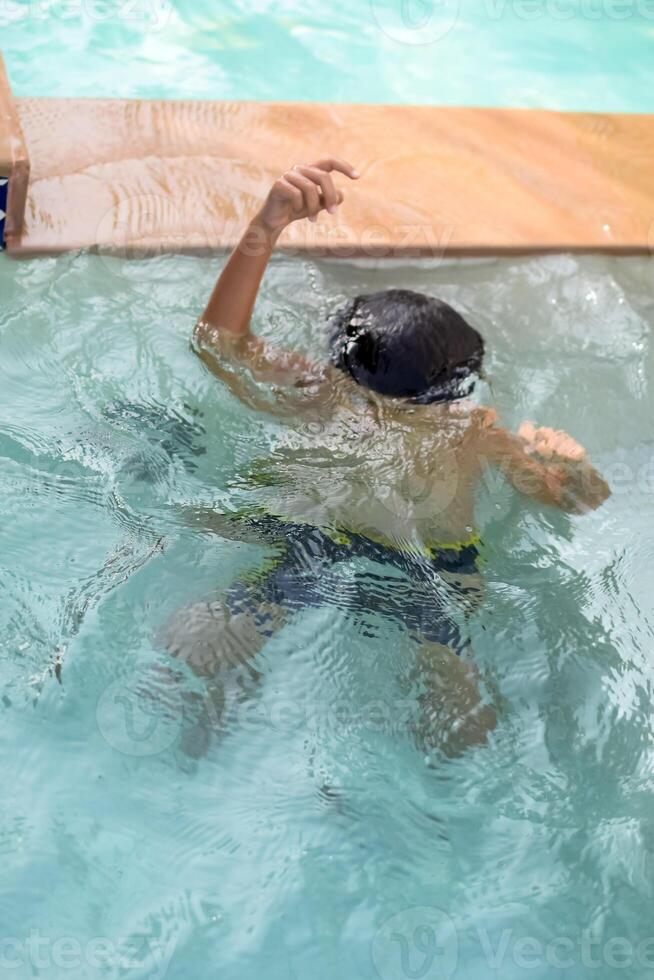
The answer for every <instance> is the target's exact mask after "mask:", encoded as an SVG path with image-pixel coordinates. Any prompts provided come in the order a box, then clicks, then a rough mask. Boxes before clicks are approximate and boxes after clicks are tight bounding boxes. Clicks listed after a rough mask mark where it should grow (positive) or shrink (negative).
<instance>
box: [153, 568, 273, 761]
mask: <svg viewBox="0 0 654 980" xmlns="http://www.w3.org/2000/svg"><path fill="white" fill-rule="evenodd" d="M267 579H268V577H262V578H261V579H260V580H259V581H258V582H254V583H252V582H251V583H248V584H244V583H235V584H234V585H232V586H231V587H230V588H229V589H228V590H227V592H226V593H225V594H224V595H223V596H221V597H220V598H217V599H214V600H211V601H209V602H197V603H195V604H194V605H192V606H189V607H187V608H185V609H182V610H180V611H179V612H178V613H176V614H175V615H174V616H173V618H172V619H171V620H170V622H169V623H168V624H167V625H166V627H165V628H164V629H163V630H162V631H161V632H160V633H159V636H158V645H159V646H161V647H162V648H163V649H164V650H166V651H167V652H168V653H169V654H170V655H171V656H172V657H174V658H175V659H176V660H179V661H183V662H184V663H186V664H187V665H188V666H189V667H190V668H191V670H192V671H193V672H194V673H195V674H196V675H197V676H198V677H201V678H202V679H203V681H204V682H205V683H204V688H203V692H202V693H201V694H200V693H198V692H193V691H188V690H186V691H184V693H183V694H182V702H183V714H184V728H183V733H182V742H181V744H182V749H183V751H184V752H185V753H186V754H187V755H190V756H192V757H198V756H201V755H203V754H204V753H205V752H206V750H207V747H208V745H209V741H210V739H211V733H212V732H215V731H217V730H218V729H219V728H220V724H221V721H222V718H223V714H224V711H225V707H226V689H228V688H232V690H233V691H234V693H235V694H236V696H237V697H239V698H243V697H246V696H247V693H248V690H250V689H251V688H252V685H253V684H255V683H256V681H257V680H258V678H259V673H258V671H257V670H256V669H255V667H254V665H253V663H252V661H253V659H254V657H256V655H257V654H258V653H259V652H260V651H261V649H262V648H263V646H264V645H265V643H266V641H267V640H268V639H270V637H271V636H273V635H274V634H275V633H276V632H277V631H278V630H279V629H281V627H282V626H283V625H284V623H285V622H286V620H287V617H288V614H287V611H286V610H285V609H284V608H283V606H282V605H281V604H279V603H277V602H275V601H274V600H271V598H270V595H269V593H270V589H269V588H268V587H267V586H268V584H269V583H268V581H267ZM162 669H163V670H165V672H166V674H167V677H166V679H165V680H166V683H168V684H179V683H180V682H181V681H182V675H181V674H180V673H177V674H176V672H175V671H174V669H173V668H172V667H170V666H169V667H167V668H161V669H160V671H159V673H161V670H162Z"/></svg>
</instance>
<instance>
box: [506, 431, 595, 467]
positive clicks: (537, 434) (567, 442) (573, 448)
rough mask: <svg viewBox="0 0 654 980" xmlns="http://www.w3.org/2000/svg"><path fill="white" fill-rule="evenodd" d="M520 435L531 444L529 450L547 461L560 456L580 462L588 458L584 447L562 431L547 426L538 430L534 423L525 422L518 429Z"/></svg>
mask: <svg viewBox="0 0 654 980" xmlns="http://www.w3.org/2000/svg"><path fill="white" fill-rule="evenodd" d="M518 435H519V436H521V437H522V438H523V439H525V440H526V442H528V443H529V444H530V445H529V449H530V450H531V451H532V452H537V453H538V455H539V456H543V457H544V458H546V459H550V458H551V457H552V456H559V457H561V458H562V459H569V460H571V461H573V462H580V461H581V460H583V459H585V458H586V450H585V449H584V448H583V446H580V445H579V443H578V442H577V441H576V439H573V438H572V436H570V435H568V433H567V432H563V431H561V430H560V429H551V428H549V426H545V425H543V426H540V427H539V428H536V426H535V425H534V423H533V422H523V423H522V425H521V426H520V428H519V429H518Z"/></svg>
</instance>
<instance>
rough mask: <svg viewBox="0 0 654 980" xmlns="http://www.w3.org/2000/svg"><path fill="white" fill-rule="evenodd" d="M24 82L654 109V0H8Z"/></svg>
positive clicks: (84, 88)
mask: <svg viewBox="0 0 654 980" xmlns="http://www.w3.org/2000/svg"><path fill="white" fill-rule="evenodd" d="M0 28H1V31H2V33H1V35H0V37H1V41H0V43H1V45H2V48H3V49H4V53H5V57H6V58H7V63H8V68H9V72H10V76H11V79H12V84H13V87H14V90H15V92H16V94H18V95H69V96H80V95H92V96H105V97H117V96H122V97H136V96H140V97H144V98H161V97H167V98H182V97H187V98H214V99H248V98H249V99H291V100H293V99H307V100H319V101H330V102H391V103H394V102H413V103H427V104H437V105H448V104H449V105H489V106H494V105H506V106H535V107H545V108H551V109H557V108H558V109H579V110H581V109H589V110H592V109H595V110H598V111H614V112H639V111H640V112H652V111H654V0H356V2H354V3H351V2H345V0H334V2H332V3H300V2H298V0H221V2H220V3H216V2H215V0H174V2H170V0H4V2H3V3H0Z"/></svg>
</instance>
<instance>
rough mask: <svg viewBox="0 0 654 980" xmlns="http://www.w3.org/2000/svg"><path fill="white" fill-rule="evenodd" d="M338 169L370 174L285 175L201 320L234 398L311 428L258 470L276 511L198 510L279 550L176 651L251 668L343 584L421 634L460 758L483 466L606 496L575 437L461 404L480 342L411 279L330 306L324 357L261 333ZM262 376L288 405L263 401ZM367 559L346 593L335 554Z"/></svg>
mask: <svg viewBox="0 0 654 980" xmlns="http://www.w3.org/2000/svg"><path fill="white" fill-rule="evenodd" d="M333 174H339V175H342V176H344V177H345V178H347V179H348V180H350V181H356V180H357V179H358V178H359V175H358V173H357V172H356V171H355V170H354V168H353V167H352V166H351V165H350V164H348V163H346V162H344V161H342V160H338V159H325V160H320V161H318V162H317V163H314V164H312V165H309V166H304V165H302V166H296V167H293V168H292V169H291V170H289V171H287V172H286V173H285V174H284V175H283V176H282V177H280V179H279V180H277V181H276V182H275V183H274V184H273V187H272V189H271V190H270V192H269V194H268V197H267V198H266V201H265V202H264V204H263V207H262V208H261V210H260V211H259V212H258V214H257V215H256V216H255V217H254V218H253V219H252V221H251V222H250V224H249V225H248V227H247V229H246V230H245V233H244V235H243V237H242V239H241V241H240V243H239V245H238V246H237V247H236V249H235V250H234V252H233V254H232V255H231V257H230V259H229V261H228V262H227V264H226V266H225V268H224V269H223V271H222V273H221V275H220V278H219V279H218V282H217V284H216V286H215V288H214V290H213V293H212V295H211V297H210V299H209V302H208V304H207V307H206V309H205V311H204V313H203V315H202V318H201V320H200V322H199V323H198V325H197V327H196V330H195V347H196V351H197V353H198V355H199V356H200V357H201V358H202V360H203V362H204V363H205V364H206V366H207V367H208V368H209V370H211V371H212V372H213V373H214V374H215V375H216V376H217V377H218V378H220V379H221V380H223V381H224V382H225V383H227V384H228V385H229V387H230V388H231V390H232V391H233V393H234V394H235V395H237V396H238V397H239V398H241V399H242V400H243V401H245V402H246V404H248V405H250V406H253V407H257V408H261V407H266V408H269V409H271V410H273V411H274V412H275V413H276V414H281V415H287V416H289V417H290V418H292V419H294V421H295V422H296V423H297V422H298V421H299V422H300V423H306V430H307V431H308V432H309V433H310V435H309V439H308V440H307V439H306V438H305V439H304V440H302V438H300V437H299V436H298V433H297V432H295V433H294V434H293V433H291V434H289V439H288V445H285V446H283V447H281V448H280V449H277V450H275V451H274V452H273V454H272V458H271V461H270V463H269V464H267V470H266V471H265V473H264V479H263V481H262V480H261V473H262V468H261V467H260V468H259V470H258V474H257V476H258V482H259V483H261V482H263V484H264V487H265V491H264V492H265V494H266V497H265V507H264V508H263V509H261V508H260V509H258V510H256V511H254V512H252V513H250V514H249V516H246V517H244V516H243V515H241V516H240V517H236V516H235V515H231V516H230V515H218V514H213V515H209V514H200V515H198V514H196V519H198V520H201V521H202V522H203V523H208V524H210V525H211V526H213V527H214V528H215V529H217V530H218V531H219V532H220V533H223V534H225V535H227V536H234V535H236V536H241V537H242V536H243V535H244V534H248V533H250V534H253V535H254V536H255V537H256V538H258V539H259V540H261V539H263V540H268V541H273V542H274V543H275V544H276V546H277V547H278V549H279V558H278V559H277V560H276V562H275V563H274V565H273V568H272V570H270V571H268V572H266V573H261V574H259V575H257V576H255V577H254V579H252V578H250V579H249V580H244V581H242V582H239V583H236V584H234V585H233V586H231V587H230V589H229V590H228V591H227V593H226V595H225V596H224V597H223V598H222V599H221V600H219V601H217V602H213V603H210V604H203V605H198V606H195V607H193V609H191V610H189V611H187V613H186V614H185V616H184V617H183V619H184V622H183V623H182V622H178V623H177V624H176V626H175V628H174V629H173V630H172V631H171V633H170V636H169V640H168V644H167V645H168V647H169V649H170V650H171V652H172V653H173V654H175V655H177V656H181V657H183V658H185V659H187V660H188V662H189V663H190V665H191V666H192V668H193V669H194V670H195V671H196V672H197V673H199V674H202V675H204V676H206V677H208V678H214V679H215V678H216V675H219V674H221V672H224V671H225V670H226V669H229V668H230V667H231V668H234V667H235V666H236V665H244V664H247V663H248V662H249V661H250V660H251V658H252V657H253V656H254V655H255V654H256V653H257V652H258V651H259V650H260V649H261V647H262V646H263V644H264V643H265V641H266V639H267V638H268V637H269V636H271V635H272V633H273V632H274V631H275V630H277V629H278V628H280V626H282V625H283V623H284V622H285V621H286V620H287V618H288V615H289V614H290V613H291V612H293V611H294V610H297V609H301V608H305V607H307V606H311V605H314V606H315V605H318V604H321V605H322V604H326V603H328V602H330V601H334V595H336V597H337V598H336V601H337V604H338V605H340V606H345V607H346V608H348V609H350V610H351V611H353V612H354V613H357V612H358V613H361V612H364V611H368V612H370V611H375V612H379V613H381V614H382V615H385V616H388V617H392V618H394V619H395V620H396V621H397V622H399V623H401V624H402V625H403V626H404V627H405V628H406V629H408V630H409V631H410V633H411V634H412V635H413V636H414V637H415V638H416V640H417V641H418V644H419V647H418V655H417V659H416V664H417V667H418V669H419V671H420V680H419V685H420V691H421V695H420V702H421V705H422V720H421V722H420V723H419V725H418V735H419V738H420V741H421V742H422V743H423V744H428V745H438V746H440V747H441V748H443V749H444V750H445V751H447V752H450V753H453V752H458V751H461V750H462V749H463V748H464V747H465V746H466V745H469V744H472V743H478V742H483V741H484V740H485V738H486V735H487V733H488V732H489V731H490V730H492V728H493V727H494V725H495V715H494V712H493V709H492V707H491V706H490V705H488V704H485V703H484V701H483V700H482V697H481V695H480V693H479V690H478V687H477V683H476V674H475V670H474V667H473V666H472V665H471V664H470V662H469V659H468V658H467V657H462V656H460V654H461V653H462V652H464V650H463V648H464V646H465V644H464V643H463V642H462V640H461V636H460V634H459V631H458V628H457V625H456V623H455V622H454V620H453V618H452V615H451V612H448V603H449V604H450V608H451V600H452V597H453V594H454V595H458V596H459V597H462V601H463V605H464V607H465V606H466V605H468V606H469V605H470V602H471V600H473V599H475V597H477V598H478V596H479V594H480V591H481V582H480V578H479V573H478V571H477V567H476V566H477V557H478V548H477V545H478V539H477V538H476V536H475V534H474V532H473V523H474V507H473V503H474V499H473V491H474V488H475V485H476V483H477V482H478V481H479V479H480V478H481V477H482V475H483V472H484V468H485V467H486V466H488V465H496V466H500V467H501V468H502V470H503V471H504V473H505V474H506V476H507V478H508V479H509V481H510V482H511V483H512V484H513V485H514V486H515V487H516V488H517V489H518V490H520V491H522V492H523V493H526V494H528V495H529V496H531V497H533V498H534V499H536V500H539V501H541V502H542V503H544V504H549V505H552V506H555V507H559V508H562V509H564V510H568V511H571V512H580V511H583V510H585V509H589V508H594V507H597V506H599V504H600V503H602V501H603V500H604V499H606V497H607V496H608V494H609V490H608V487H607V486H606V484H605V483H604V481H603V480H602V479H601V477H600V476H599V475H598V473H597V472H596V471H595V470H594V469H593V468H592V467H591V465H590V464H589V462H588V461H587V458H586V454H585V451H584V450H583V448H582V447H581V446H580V445H579V444H578V443H576V442H575V441H574V440H573V439H572V438H571V437H570V436H568V435H566V434H565V433H562V432H555V431H554V430H553V429H548V428H538V429H537V428H535V427H534V426H533V424H532V423H530V422H525V423H524V424H523V425H522V426H521V427H520V429H519V430H518V433H517V435H515V434H512V433H510V432H508V431H506V430H505V429H502V428H501V427H499V426H498V425H496V421H497V418H496V415H495V413H494V412H493V411H492V410H490V409H484V408H477V407H475V406H474V405H472V404H471V403H469V402H465V401H462V398H463V397H464V396H465V395H466V394H468V393H469V392H470V391H471V390H472V388H473V386H474V380H475V375H476V373H477V372H478V371H479V370H480V368H481V364H482V358H483V353H484V343H483V340H482V338H481V337H480V335H479V334H478V333H477V331H476V330H474V329H473V328H472V327H471V326H470V325H469V324H467V323H466V321H465V320H464V319H463V318H462V317H461V316H460V315H459V314H458V313H456V312H455V311H454V310H453V309H452V308H451V307H449V306H448V305H447V304H445V303H443V302H440V301H439V300H437V299H433V298H431V297H428V296H422V295H419V294H416V293H412V292H409V291H406V290H390V291H388V292H384V293H377V294H373V295H369V296H359V297H357V298H356V299H355V300H354V301H353V302H351V303H349V304H348V306H347V307H346V308H345V309H344V310H341V311H339V312H338V313H337V314H336V315H335V316H334V319H333V332H332V338H331V357H330V363H329V364H326V365H325V364H318V363H314V362H313V361H310V360H308V359H307V358H305V357H303V356H302V355H301V354H299V353H295V352H292V351H286V350H281V349H279V348H277V347H275V346H273V345H271V344H269V343H268V342H266V341H264V340H262V339H260V338H258V337H256V336H254V335H253V334H252V333H251V331H250V319H251V315H252V311H253V308H254V304H255V300H256V296H257V292H258V289H259V285H260V282H261V279H262V276H263V274H264V271H265V269H266V266H267V263H268V260H269V258H270V256H271V254H272V251H273V249H274V246H275V244H276V242H277V239H278V237H279V235H280V233H281V232H282V231H283V230H284V228H286V227H287V226H288V225H289V224H290V223H291V222H292V221H298V220H303V219H308V220H309V221H315V220H316V218H317V216H318V215H319V214H320V213H321V212H322V211H326V212H328V213H329V214H334V213H335V212H336V210H337V208H338V207H339V205H340V204H341V203H342V201H343V193H342V191H341V190H339V189H338V187H337V185H336V183H335V180H334V177H333V176H332V175H333ZM262 382H263V383H266V384H268V385H270V386H271V390H272V391H273V392H275V393H276V398H275V400H274V402H272V403H271V402H270V400H267V399H266V398H265V397H263V396H262V393H261V383H262ZM294 440H295V441H294ZM252 479H253V485H254V484H256V482H257V478H256V477H253V478H252ZM355 556H356V557H365V558H367V559H369V560H370V561H371V562H374V563H375V564H376V576H375V577H374V582H375V584H376V587H375V588H371V587H370V584H369V582H370V579H371V578H372V576H369V577H368V580H363V579H361V578H359V579H355V580H354V583H352V581H351V579H350V578H348V588H347V595H345V594H342V595H341V594H339V588H340V584H339V579H338V577H337V576H336V575H335V574H334V566H335V565H336V563H338V562H343V561H345V562H347V561H348V560H350V559H351V558H352V557H355ZM385 572H392V573H393V574H391V575H388V574H385ZM398 572H399V573H400V574H399V575H398ZM366 581H367V584H366ZM341 582H342V580H341ZM380 582H381V587H380V585H379V583H380ZM340 591H341V592H343V589H342V588H340Z"/></svg>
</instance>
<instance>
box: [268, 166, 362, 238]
mask: <svg viewBox="0 0 654 980" xmlns="http://www.w3.org/2000/svg"><path fill="white" fill-rule="evenodd" d="M334 171H336V172H337V173H341V174H344V175H345V176H346V177H349V178H350V180H357V179H358V177H359V174H358V172H357V171H356V170H355V169H354V167H353V166H352V165H351V164H349V163H346V161H345V160H339V159H338V158H337V157H329V158H327V159H325V160H318V161H317V163H311V164H296V166H294V167H292V168H291V170H287V171H286V172H285V173H283V174H282V176H281V177H280V178H279V179H278V180H276V181H275V183H274V184H273V185H272V187H271V189H270V191H269V192H268V197H267V198H266V201H265V203H264V205H263V207H262V208H261V210H260V211H259V213H258V215H257V216H256V218H255V219H254V221H255V223H257V224H260V225H261V226H262V227H263V228H265V229H266V231H268V232H269V233H271V234H273V235H278V234H279V233H280V232H281V231H283V229H284V228H286V226H287V225H290V224H291V222H292V221H299V220H301V219H302V218H308V219H309V221H316V220H317V218H318V215H319V214H320V212H321V211H328V212H329V214H334V213H335V212H336V209H337V208H338V206H339V204H342V203H343V193H342V192H341V191H340V190H338V188H337V187H336V186H335V184H334V181H333V179H332V176H331V174H332V173H333V172H334Z"/></svg>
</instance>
